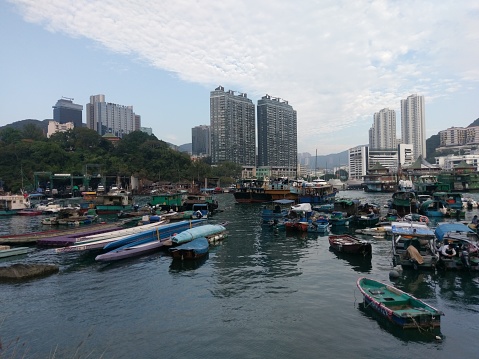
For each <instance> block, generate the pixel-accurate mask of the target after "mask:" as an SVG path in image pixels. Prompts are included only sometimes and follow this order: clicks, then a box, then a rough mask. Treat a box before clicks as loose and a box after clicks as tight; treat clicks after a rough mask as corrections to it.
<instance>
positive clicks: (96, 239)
mask: <svg viewBox="0 0 479 359" xmlns="http://www.w3.org/2000/svg"><path fill="white" fill-rule="evenodd" d="M167 223H168V221H167V220H162V221H158V222H154V223H149V224H145V225H141V226H137V227H131V228H123V229H116V230H114V231H108V232H103V233H94V234H90V235H84V236H78V237H75V238H72V239H71V241H70V242H69V243H68V245H67V246H64V247H59V248H55V253H64V252H79V251H87V250H92V249H102V248H103V247H105V246H106V245H107V244H108V243H111V242H115V241H118V240H122V239H125V238H130V239H132V236H133V235H141V234H142V233H146V235H147V236H149V235H150V234H151V232H154V231H156V229H157V227H160V226H162V225H166V224H167ZM141 238H142V237H141V236H137V237H133V240H134V239H137V240H140V239H141ZM125 242H127V241H125ZM125 244H126V243H125Z"/></svg>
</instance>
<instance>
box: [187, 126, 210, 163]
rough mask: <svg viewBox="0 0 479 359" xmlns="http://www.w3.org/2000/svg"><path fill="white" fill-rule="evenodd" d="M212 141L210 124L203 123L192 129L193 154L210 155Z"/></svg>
mask: <svg viewBox="0 0 479 359" xmlns="http://www.w3.org/2000/svg"><path fill="white" fill-rule="evenodd" d="M210 142H211V140H210V126H206V125H202V126H196V127H193V128H192V129H191V152H192V154H193V155H196V156H202V155H203V156H207V155H209V154H210Z"/></svg>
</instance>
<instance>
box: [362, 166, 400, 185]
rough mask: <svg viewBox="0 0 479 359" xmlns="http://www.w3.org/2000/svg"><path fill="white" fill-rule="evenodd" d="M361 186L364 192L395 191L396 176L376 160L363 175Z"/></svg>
mask: <svg viewBox="0 0 479 359" xmlns="http://www.w3.org/2000/svg"><path fill="white" fill-rule="evenodd" d="M363 186H364V190H365V191H366V192H395V191H396V190H397V178H396V175H395V174H393V173H390V172H389V169H388V168H386V167H384V166H383V165H381V164H380V163H379V162H377V163H376V164H375V165H374V166H372V167H371V168H370V169H369V170H368V171H367V174H366V175H364V176H363Z"/></svg>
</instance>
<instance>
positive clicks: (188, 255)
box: [170, 237, 209, 260]
mask: <svg viewBox="0 0 479 359" xmlns="http://www.w3.org/2000/svg"><path fill="white" fill-rule="evenodd" d="M208 251H209V242H208V240H207V239H206V238H205V237H199V238H195V239H193V240H192V241H191V242H187V243H184V244H182V245H180V246H178V247H174V248H170V253H171V256H172V257H173V259H181V260H184V259H198V258H201V257H203V256H205V255H206V254H208Z"/></svg>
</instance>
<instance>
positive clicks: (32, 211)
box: [17, 208, 43, 216]
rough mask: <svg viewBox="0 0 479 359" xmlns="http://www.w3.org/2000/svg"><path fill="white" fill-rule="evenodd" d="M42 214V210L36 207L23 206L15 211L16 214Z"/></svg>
mask: <svg viewBox="0 0 479 359" xmlns="http://www.w3.org/2000/svg"><path fill="white" fill-rule="evenodd" d="M42 214H43V212H42V211H40V210H38V209H36V208H25V209H21V210H19V211H18V212H17V215H19V216H40V215H42Z"/></svg>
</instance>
